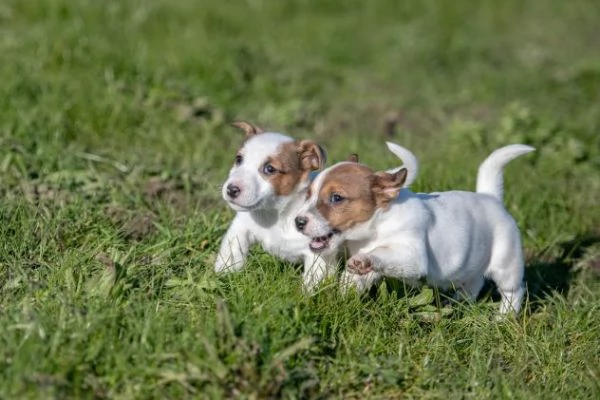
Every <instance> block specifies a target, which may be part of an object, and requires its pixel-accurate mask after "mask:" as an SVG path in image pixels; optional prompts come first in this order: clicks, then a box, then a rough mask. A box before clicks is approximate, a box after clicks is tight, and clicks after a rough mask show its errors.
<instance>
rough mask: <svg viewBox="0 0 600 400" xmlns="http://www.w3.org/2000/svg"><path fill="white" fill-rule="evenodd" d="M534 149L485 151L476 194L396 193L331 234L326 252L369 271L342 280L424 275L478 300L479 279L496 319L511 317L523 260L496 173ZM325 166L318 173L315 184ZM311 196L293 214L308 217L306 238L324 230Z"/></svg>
mask: <svg viewBox="0 0 600 400" xmlns="http://www.w3.org/2000/svg"><path fill="white" fill-rule="evenodd" d="M531 151H534V148H532V147H529V146H525V145H511V146H506V147H503V148H501V149H499V150H496V151H495V152H494V153H492V154H491V155H490V156H489V157H488V158H487V159H486V160H485V161H484V162H483V163H482V165H481V167H480V169H479V174H478V181H477V192H476V193H473V192H465V191H449V192H441V193H430V194H424V193H413V192H411V191H410V190H408V189H402V190H401V191H400V194H399V196H398V198H397V199H396V200H395V201H394V202H393V203H392V204H391V206H390V208H389V209H388V210H387V211H383V210H381V209H378V210H377V211H376V212H375V213H374V215H373V217H372V218H371V219H370V220H369V221H366V222H364V223H361V224H359V225H356V226H354V227H352V228H351V229H349V230H347V231H345V232H342V233H341V234H339V235H334V237H333V238H332V239H334V238H335V240H331V241H330V250H329V251H332V252H333V251H335V246H340V245H342V244H343V243H345V245H346V246H347V247H348V249H349V251H350V254H351V255H352V257H351V259H350V260H349V261H348V264H350V263H351V262H352V261H353V260H352V258H354V259H364V258H365V257H368V258H369V259H371V260H372V262H373V271H371V272H369V273H367V274H366V275H357V274H353V273H351V272H350V271H346V272H344V276H343V278H342V279H343V281H344V282H346V283H352V284H354V285H355V287H356V288H357V289H359V290H362V289H366V288H368V287H369V286H370V285H372V284H373V283H375V282H376V281H378V280H379V279H381V278H382V277H384V276H390V277H395V278H400V279H404V280H405V281H407V282H408V283H415V282H416V281H417V280H418V279H420V278H423V277H425V278H426V279H427V281H428V282H429V283H430V284H432V285H434V286H437V287H440V288H442V289H449V288H456V289H458V291H457V293H462V294H464V295H466V296H467V297H468V298H470V299H473V300H474V299H475V298H476V297H477V295H478V294H479V292H480V290H481V288H482V286H483V284H484V278H485V277H488V278H491V279H492V280H493V281H494V282H495V283H496V285H497V287H498V290H499V292H500V294H501V295H502V303H501V306H500V313H502V314H504V313H507V312H508V311H510V310H514V311H515V312H518V311H519V309H520V306H521V301H522V298H523V295H524V284H523V275H524V261H523V251H522V247H521V246H522V244H521V237H520V233H519V229H518V227H517V224H516V222H515V220H514V219H513V218H512V216H511V215H510V214H509V213H508V212H507V211H506V209H505V208H504V206H503V204H502V186H503V178H502V169H503V167H504V166H505V165H506V164H507V163H508V162H509V161H510V160H512V159H514V158H516V157H518V156H520V155H523V154H525V153H529V152H531ZM331 168H332V167H330V168H328V169H326V170H324V171H323V172H322V173H321V174H320V176H319V178H318V179H317V181H315V186H317V188H319V187H320V186H319V182H322V181H323V177H324V176H326V175H327V174H328V173H329V172H330V171H331ZM316 196H318V190H314V191H313V198H311V199H310V200H309V201H308V202H307V204H306V205H305V207H304V208H303V210H302V211H301V215H303V216H305V217H307V218H308V223H307V225H306V227H305V231H304V233H305V234H306V235H308V236H311V237H316V236H322V235H325V234H327V232H330V230H331V228H330V227H329V225H328V223H327V221H326V220H325V219H324V218H323V217H322V216H320V215H319V214H318V212H317V210H316V208H315V207H314V201H315V200H314V198H315V197H316Z"/></svg>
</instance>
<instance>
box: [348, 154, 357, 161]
mask: <svg viewBox="0 0 600 400" xmlns="http://www.w3.org/2000/svg"><path fill="white" fill-rule="evenodd" d="M346 161H349V162H353V163H357V162H358V154H356V153H352V154H350V155H349V156H348V158H347V159H346Z"/></svg>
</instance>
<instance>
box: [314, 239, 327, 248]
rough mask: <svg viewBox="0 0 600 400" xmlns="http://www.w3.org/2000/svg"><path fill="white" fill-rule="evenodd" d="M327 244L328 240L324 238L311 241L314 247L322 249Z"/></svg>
mask: <svg viewBox="0 0 600 400" xmlns="http://www.w3.org/2000/svg"><path fill="white" fill-rule="evenodd" d="M326 244H327V241H325V240H322V241H317V240H313V241H312V242H310V247H312V248H313V249H322V248H324V247H325V245H326Z"/></svg>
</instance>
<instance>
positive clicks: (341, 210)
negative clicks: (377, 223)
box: [317, 163, 377, 231]
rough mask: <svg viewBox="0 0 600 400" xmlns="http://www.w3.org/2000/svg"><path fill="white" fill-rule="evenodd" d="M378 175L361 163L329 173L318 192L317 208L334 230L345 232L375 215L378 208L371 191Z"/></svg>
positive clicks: (348, 165) (337, 168) (344, 165)
mask: <svg viewBox="0 0 600 400" xmlns="http://www.w3.org/2000/svg"><path fill="white" fill-rule="evenodd" d="M374 176H375V175H374V173H373V170H372V169H371V168H369V167H367V166H365V165H362V164H358V163H352V164H350V163H344V164H341V165H339V166H338V167H335V168H334V169H332V170H331V171H330V172H329V173H328V174H327V176H326V177H325V179H324V180H323V183H322V185H321V190H320V191H319V194H318V196H319V197H318V199H317V210H318V211H319V213H320V214H321V215H322V216H323V218H325V219H326V220H327V221H328V222H329V225H330V226H331V228H332V229H337V230H339V231H344V230H346V229H348V228H351V227H352V226H354V225H356V224H358V223H361V222H364V221H367V220H369V219H370V218H371V217H372V215H373V213H374V212H375V210H376V208H377V201H376V199H375V197H374V195H373V192H372V190H371V186H372V184H373V181H374ZM336 196H339V198H337V197H336Z"/></svg>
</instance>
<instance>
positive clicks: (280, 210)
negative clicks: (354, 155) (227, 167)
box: [215, 122, 335, 290]
mask: <svg viewBox="0 0 600 400" xmlns="http://www.w3.org/2000/svg"><path fill="white" fill-rule="evenodd" d="M234 126H236V127H238V128H240V129H242V130H244V132H245V133H246V141H245V142H244V145H243V146H242V148H241V149H240V150H239V151H238V152H237V154H236V156H235V161H234V165H233V167H232V168H231V171H230V173H229V177H228V179H227V181H226V182H225V184H224V185H223V192H222V195H223V198H224V199H225V201H227V203H228V204H229V206H230V207H231V208H232V209H233V210H235V211H236V212H237V214H236V216H235V218H234V220H233V222H232V223H231V225H230V227H229V229H228V231H227V233H226V234H225V236H224V237H223V240H222V243H221V249H220V251H219V254H218V256H217V260H216V264H215V271H216V272H224V271H228V272H233V271H239V270H241V269H242V268H243V267H244V264H245V261H246V256H247V254H248V250H249V248H250V246H251V245H253V244H254V243H259V244H260V245H262V247H263V249H265V250H266V251H267V252H269V253H271V254H274V255H277V256H279V257H281V258H283V259H285V260H288V261H291V262H297V261H300V260H303V261H304V276H303V282H304V288H305V289H308V290H310V289H312V288H313V286H314V285H316V284H317V283H318V282H320V281H321V280H322V279H323V278H325V277H326V276H327V275H328V274H329V273H331V272H333V271H335V268H334V266H330V265H329V264H333V263H328V260H327V259H326V257H322V256H320V255H319V254H316V253H314V252H312V251H310V250H309V247H308V243H309V242H310V240H309V239H308V238H307V237H306V236H303V235H302V234H300V233H299V232H298V231H297V230H296V227H295V224H294V218H295V216H296V214H297V213H298V210H299V209H300V207H301V206H302V204H303V203H304V201H305V200H306V192H307V189H308V186H309V183H310V180H311V174H312V173H313V171H317V170H320V169H322V168H323V166H324V164H325V160H326V154H325V151H324V150H323V149H322V148H321V147H320V146H319V145H317V144H316V143H315V142H313V141H310V140H302V141H296V140H294V139H292V138H291V137H289V136H286V135H283V134H281V133H275V132H264V131H263V130H262V129H260V128H259V127H257V126H254V125H252V124H250V123H248V122H237V123H235V124H234Z"/></svg>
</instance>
